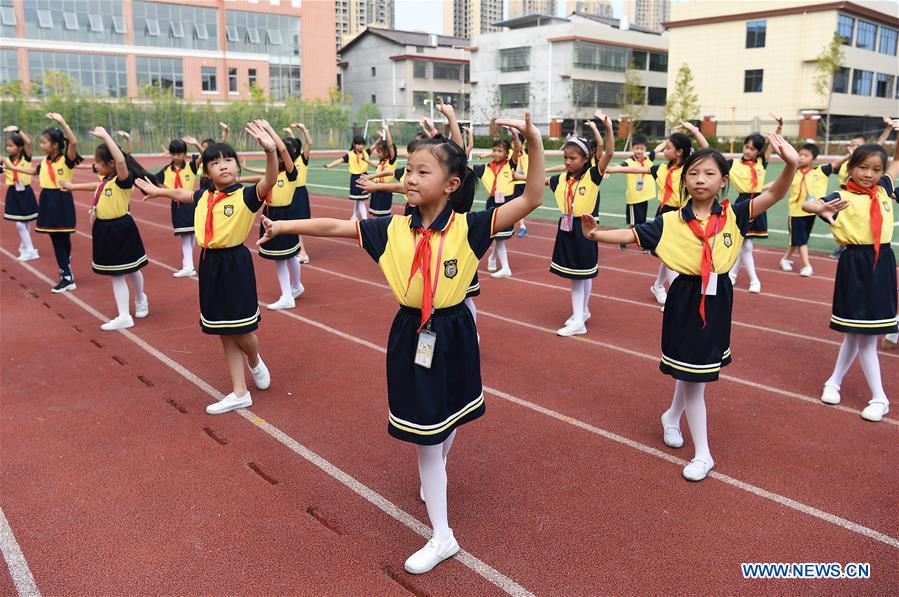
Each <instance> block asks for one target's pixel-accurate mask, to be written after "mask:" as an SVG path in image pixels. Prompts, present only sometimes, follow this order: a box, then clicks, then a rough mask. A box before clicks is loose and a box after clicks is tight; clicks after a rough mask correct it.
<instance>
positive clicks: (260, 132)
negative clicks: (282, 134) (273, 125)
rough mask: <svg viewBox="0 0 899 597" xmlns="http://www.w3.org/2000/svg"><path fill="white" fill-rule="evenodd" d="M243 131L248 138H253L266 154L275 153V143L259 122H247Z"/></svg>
mask: <svg viewBox="0 0 899 597" xmlns="http://www.w3.org/2000/svg"><path fill="white" fill-rule="evenodd" d="M244 131H246V133H247V134H248V135H249V136H251V137H253V139H255V140H256V142H257V143H258V144H259V145H260V147H262V149H264V150H265V151H266V152H268V153H272V152H273V151H275V141H274V139H272V138H271V136H270V135H269V134H268V133H267V132H266V130H265V127H264V126H263V125H262V121H261V120H256V121H254V122H248V123H247V126H245V127H244Z"/></svg>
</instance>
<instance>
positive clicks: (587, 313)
mask: <svg viewBox="0 0 899 597" xmlns="http://www.w3.org/2000/svg"><path fill="white" fill-rule="evenodd" d="M588 321H590V311H584V323H587V322H588ZM572 323H574V315H572V316H571V317H569V318H568V319H566V320H565V325H571V324H572Z"/></svg>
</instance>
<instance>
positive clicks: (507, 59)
mask: <svg viewBox="0 0 899 597" xmlns="http://www.w3.org/2000/svg"><path fill="white" fill-rule="evenodd" d="M496 25H497V26H501V27H503V28H504V30H503V31H500V32H496V33H484V34H481V35H479V36H477V37H475V38H474V39H472V40H471V46H470V47H469V48H468V51H469V53H470V54H471V90H472V91H471V104H472V120H473V121H475V122H479V123H483V122H488V121H489V120H490V119H491V118H495V117H496V118H499V117H503V118H508V117H513V118H520V117H521V112H522V110H524V109H528V110H530V112H531V115H532V117H533V120H534V122H535V124H537V125H538V126H539V127H540V128H541V130H543V131H544V132H549V134H550V135H551V136H554V137H558V136H561V135H564V134H568V133H569V132H571V131H573V130H577V131H582V130H583V121H584V120H586V119H589V118H591V117H592V115H593V112H594V110H595V109H596V108H601V109H602V110H603V111H605V112H606V113H607V114H608V115H609V116H610V117H611V118H612V119H613V121H614V122H615V127H616V129H618V134H619V136H626V134H627V131H628V129H629V128H630V123H627V122H626V120H620V118H621V117H622V113H621V110H620V108H619V107H620V105H621V100H620V97H621V93H622V91H623V89H624V80H625V71H626V70H627V69H628V67H629V66H630V65H631V64H633V66H634V70H635V71H636V73H637V74H638V76H639V79H640V86H641V87H643V90H644V94H643V102H644V111H643V115H642V119H641V120H642V122H641V123H640V125H639V129H638V130H641V131H644V132H646V133H647V134H650V135H654V136H660V135H664V129H665V124H664V120H665V113H664V106H665V98H666V81H667V77H668V75H667V71H668V40H667V36H666V35H663V34H660V33H658V32H654V31H650V30H649V29H645V28H643V27H638V26H629V25H628V23H627V21H626V20H623V21H619V20H618V19H611V18H607V17H601V16H597V15H593V14H588V13H581V12H575V13H574V14H572V15H570V16H568V17H557V16H552V15H539V14H532V15H525V16H523V17H519V18H516V19H509V20H506V21H502V22H500V23H496Z"/></svg>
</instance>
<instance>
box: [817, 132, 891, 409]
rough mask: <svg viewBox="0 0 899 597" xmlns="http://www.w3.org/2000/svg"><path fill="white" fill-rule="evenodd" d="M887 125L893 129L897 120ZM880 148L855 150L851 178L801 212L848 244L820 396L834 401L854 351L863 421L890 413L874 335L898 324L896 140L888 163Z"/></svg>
mask: <svg viewBox="0 0 899 597" xmlns="http://www.w3.org/2000/svg"><path fill="white" fill-rule="evenodd" d="M893 127H894V128H895V129H896V130H897V131H899V120H897V121H894V124H893ZM887 161H888V160H887V153H886V151H885V150H884V149H883V147H881V146H880V145H875V144H865V145H861V146H859V147H857V148H856V149H855V151H853V152H852V157H850V158H849V162H848V166H847V168H848V172H849V177H848V178H847V179H846V184H845V185H844V186H843V187H841V188H840V190H839V191H837V192H835V193H831V194H830V195H827V196H826V197H823V198H821V199H817V200H815V201H806V202H805V203H803V204H802V209H803V210H804V211H805V212H807V213H810V214H816V215H819V216H821V217H823V218H824V219H825V220H826V221H827V222H828V223H829V224H830V229H831V232H832V233H833V235H834V238H836V240H837V242H839V243H840V244H841V245H843V246H845V247H846V250H845V251H844V252H843V253H842V254H841V255H840V260H839V262H838V263H837V275H836V279H835V280H834V290H833V313H832V315H831V318H830V328H831V329H832V330H836V331H838V332H842V333H843V334H844V335H843V343H842V345H841V346H840V352H839V355H838V357H837V362H836V366H835V367H834V370H833V373H832V374H831V376H830V378H829V379H828V380H827V381H826V382H825V383H824V391H823V392H822V394H821V401H822V402H824V403H826V404H839V403H840V400H841V396H840V385H841V384H842V382H843V377H844V376H845V375H846V372H847V371H848V370H849V367H851V366H852V363H853V361H855V357H856V356H857V357H858V359H859V361H860V362H861V366H862V371H864V373H865V379H866V380H867V381H868V387H869V388H870V390H871V400H870V401H869V402H868V406H867V407H865V409H864V410H863V411H862V413H861V415H862V418H863V419H865V420H868V421H880V420H881V419H883V417H884V416H886V414H887V413H888V412H889V410H890V406H889V404H890V403H889V400H888V399H887V396H886V393H885V392H884V390H883V382H882V381H881V377H880V362H879V361H878V359H877V336H879V335H881V334H891V333H895V332H896V331H897V327H896V258H895V256H894V255H893V251H892V249H891V248H890V241H891V240H892V237H893V208H892V207H890V206H891V204H892V202H893V197H892V195H893V182H894V181H895V180H896V176H897V175H899V145H897V149H896V153H895V155H894V159H893V162H892V163H891V164H889V166H888V165H887Z"/></svg>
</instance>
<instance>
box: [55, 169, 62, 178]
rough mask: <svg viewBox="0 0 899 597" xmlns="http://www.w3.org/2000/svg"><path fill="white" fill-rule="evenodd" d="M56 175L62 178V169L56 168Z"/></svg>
mask: <svg viewBox="0 0 899 597" xmlns="http://www.w3.org/2000/svg"><path fill="white" fill-rule="evenodd" d="M56 173H57V174H59V175H60V176H62V168H57V169H56Z"/></svg>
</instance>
